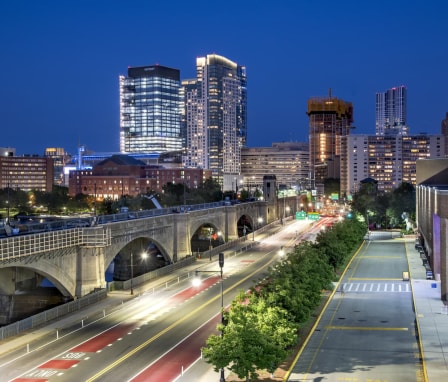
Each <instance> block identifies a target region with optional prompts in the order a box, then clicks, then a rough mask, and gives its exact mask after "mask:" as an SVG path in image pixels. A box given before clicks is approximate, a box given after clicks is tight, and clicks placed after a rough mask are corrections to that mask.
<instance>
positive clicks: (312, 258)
mask: <svg viewBox="0 0 448 382" xmlns="http://www.w3.org/2000/svg"><path fill="white" fill-rule="evenodd" d="M365 232H366V227H365V225H364V224H363V223H360V222H359V221H357V220H356V219H350V220H345V221H343V222H340V223H337V224H335V225H334V226H333V227H332V228H330V229H328V230H325V231H322V233H320V234H319V235H318V237H317V240H316V243H315V244H312V243H310V242H308V241H305V242H302V243H300V244H299V245H297V246H295V248H294V251H293V252H291V253H288V254H287V256H286V258H285V259H283V260H282V261H280V262H279V263H277V264H276V266H274V267H273V268H270V269H269V271H268V274H267V275H266V276H265V277H264V278H263V280H260V281H259V282H258V283H257V285H255V286H254V287H253V288H251V290H250V292H249V293H244V292H240V294H239V295H238V296H237V297H236V298H235V300H234V301H233V302H232V304H231V307H230V309H229V311H227V312H225V318H226V319H225V322H226V323H227V324H226V325H225V326H224V325H222V324H221V325H218V329H219V330H220V331H222V335H221V336H219V335H212V336H210V337H209V339H208V340H207V343H206V346H205V347H204V348H203V355H204V357H205V359H206V361H207V362H208V363H210V364H212V365H213V366H214V368H215V370H216V371H218V370H219V369H222V368H228V369H229V370H231V371H233V372H234V373H235V374H237V375H238V377H239V378H246V380H249V379H251V378H257V370H267V371H269V372H273V371H274V370H275V369H276V368H277V367H278V365H280V363H281V362H282V361H283V360H284V359H285V357H286V356H287V354H288V349H289V348H290V347H291V345H293V344H294V343H295V342H296V341H297V335H298V332H297V329H298V328H299V327H300V326H301V325H303V324H304V323H305V322H307V321H308V320H309V318H310V316H311V314H312V313H313V312H314V311H315V309H316V307H317V306H318V305H319V304H320V303H321V301H322V290H325V289H327V290H328V289H330V288H332V285H331V281H332V280H334V277H335V270H336V268H337V267H338V266H341V265H343V264H344V263H345V262H346V260H347V258H349V257H350V256H351V255H352V253H353V252H354V250H355V248H356V247H357V246H358V245H359V243H360V242H361V241H362V240H363V237H364V234H365Z"/></svg>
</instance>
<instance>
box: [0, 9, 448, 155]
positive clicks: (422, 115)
mask: <svg viewBox="0 0 448 382" xmlns="http://www.w3.org/2000/svg"><path fill="white" fill-rule="evenodd" d="M447 15H448V1H446V0H433V1H431V0H425V1H422V0H407V1H402V0H399V1H398V0H397V1H395V0H377V1H363V0H353V1H349V0H347V1H344V0H341V1H327V0H321V1H311V0H276V1H264V0H258V1H257V0H251V1H244V0H239V1H238V0H228V1H214V0H208V1H204V0H196V1H186V0H172V1H152V0H145V1H143V0H123V1H118V0H103V1H99V0H77V1H74V0H73V1H72V0H70V1H69V0H57V1H56V0H54V1H53V0H40V1H37V0H36V1H34V0H27V1H26V0H11V1H2V2H1V4H0V42H1V44H0V47H1V59H0V72H1V76H2V81H1V85H0V128H1V131H2V134H1V137H0V147H15V148H16V149H17V153H18V154H19V155H21V154H39V155H42V154H43V153H44V150H45V148H46V147H63V148H64V149H65V150H67V151H68V152H69V153H72V154H74V153H76V151H77V147H78V145H79V144H82V145H85V146H86V147H87V148H88V149H90V150H93V151H96V152H105V151H118V150H119V90H118V76H119V75H122V74H123V75H126V74H127V68H128V67H129V66H145V65H155V64H160V65H163V66H168V67H172V68H176V69H179V70H180V72H181V78H182V79H186V78H194V77H195V76H196V68H195V64H196V57H201V56H205V55H207V54H211V53H216V54H219V55H222V56H225V57H227V58H229V59H230V60H232V61H235V62H237V63H239V64H241V65H244V66H246V68H247V79H248V142H247V143H248V146H249V147H258V146H271V144H272V142H282V141H307V140H308V118H307V115H306V110H307V101H308V99H309V98H310V97H316V96H317V97H325V96H327V95H328V92H329V89H330V88H331V92H332V95H333V96H334V97H337V98H341V99H343V100H345V101H350V102H352V103H353V106H354V120H355V122H354V125H355V126H356V129H355V130H354V131H353V133H358V134H374V132H375V93H377V92H384V91H386V90H387V89H389V88H392V87H394V86H399V85H405V86H406V87H407V90H408V104H407V107H408V113H407V117H408V125H409V126H410V131H411V133H412V134H418V133H420V132H426V133H429V134H439V133H440V125H441V121H442V119H444V118H445V115H446V112H448V91H447V89H448V79H447V78H448V28H447V21H446V17H447Z"/></svg>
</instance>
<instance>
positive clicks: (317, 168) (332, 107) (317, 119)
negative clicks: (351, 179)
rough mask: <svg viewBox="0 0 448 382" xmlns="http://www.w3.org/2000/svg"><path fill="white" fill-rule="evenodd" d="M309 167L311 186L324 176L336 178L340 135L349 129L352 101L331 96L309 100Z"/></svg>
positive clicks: (318, 182)
mask: <svg viewBox="0 0 448 382" xmlns="http://www.w3.org/2000/svg"><path fill="white" fill-rule="evenodd" d="M307 115H308V116H309V139H310V167H311V172H312V183H313V188H314V189H315V188H316V185H318V184H322V183H323V181H324V179H325V178H334V177H336V178H339V158H340V155H341V138H342V137H344V136H347V135H348V134H349V133H350V129H351V128H352V123H353V105H352V103H351V102H346V101H343V100H341V99H338V98H335V97H332V96H331V90H330V91H329V96H328V97H313V98H310V99H309V100H308V111H307Z"/></svg>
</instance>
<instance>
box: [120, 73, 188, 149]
mask: <svg viewBox="0 0 448 382" xmlns="http://www.w3.org/2000/svg"><path fill="white" fill-rule="evenodd" d="M119 82H120V151H121V152H122V153H151V152H157V153H162V152H168V151H179V150H181V149H182V136H181V112H182V110H181V109H182V100H181V94H180V71H179V70H177V69H172V68H168V67H165V66H160V65H155V66H144V67H134V68H129V69H128V75H127V77H125V76H120V77H119Z"/></svg>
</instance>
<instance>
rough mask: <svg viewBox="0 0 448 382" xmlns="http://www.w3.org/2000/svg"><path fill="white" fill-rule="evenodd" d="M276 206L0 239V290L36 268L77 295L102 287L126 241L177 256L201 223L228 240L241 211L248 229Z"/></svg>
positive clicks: (274, 214)
mask: <svg viewBox="0 0 448 382" xmlns="http://www.w3.org/2000/svg"><path fill="white" fill-rule="evenodd" d="M282 203H283V205H284V204H285V201H283V202H282ZM286 203H287V205H288V207H289V208H290V210H291V213H295V211H297V199H296V198H295V197H294V198H289V199H288V200H287V202H286ZM277 206H278V202H276V203H269V202H266V201H257V202H252V203H242V204H235V205H220V206H218V207H215V208H208V209H202V210H194V211H187V212H183V213H174V212H172V213H167V214H164V215H160V216H152V217H145V218H129V219H127V220H121V221H110V222H107V223H105V224H98V225H95V226H92V227H82V228H81V227H79V228H71V229H63V230H55V231H49V232H41V233H36V234H27V235H19V236H12V237H8V238H4V239H0V294H14V292H15V285H16V282H18V281H24V280H25V279H26V278H27V277H31V276H30V275H33V276H32V277H35V275H36V274H39V275H42V276H43V277H45V278H47V279H48V280H50V281H51V282H52V283H53V285H55V286H56V287H57V288H58V289H59V291H60V292H61V293H62V294H63V295H64V296H67V297H69V298H74V297H82V296H84V295H86V294H88V293H90V292H92V291H93V290H94V289H96V288H104V287H105V286H106V281H105V271H106V269H107V267H108V266H109V264H110V263H111V262H112V261H113V260H114V258H115V256H116V255H117V254H118V253H119V252H120V251H122V250H123V249H124V248H125V247H126V249H127V250H131V251H132V249H133V243H137V242H138V241H139V240H141V239H145V240H149V241H152V242H153V243H154V244H156V245H157V247H158V248H159V250H160V251H161V253H162V255H163V257H164V258H165V259H166V260H167V261H169V262H177V261H178V260H179V259H181V258H183V257H186V256H189V255H191V254H192V252H193V251H192V248H191V239H192V235H193V234H194V233H195V232H196V231H197V230H198V228H200V227H201V226H203V225H209V226H211V227H213V228H214V229H216V230H219V231H220V232H221V233H222V235H223V239H224V240H225V241H226V242H227V241H230V240H234V239H236V238H237V237H238V221H240V219H241V218H242V217H243V216H244V217H245V218H246V219H248V222H250V226H251V227H250V228H251V229H253V228H254V227H255V229H256V228H260V227H259V226H261V225H264V224H266V223H270V222H272V221H275V220H276V219H278V217H279V216H278V209H277ZM257 222H259V223H257ZM257 225H258V227H257Z"/></svg>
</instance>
